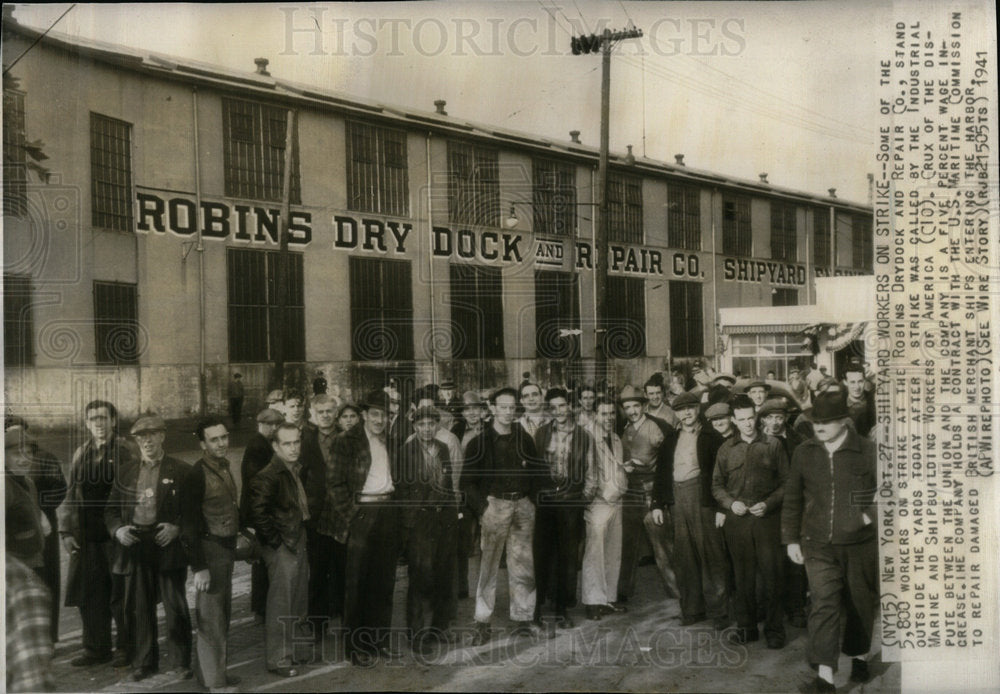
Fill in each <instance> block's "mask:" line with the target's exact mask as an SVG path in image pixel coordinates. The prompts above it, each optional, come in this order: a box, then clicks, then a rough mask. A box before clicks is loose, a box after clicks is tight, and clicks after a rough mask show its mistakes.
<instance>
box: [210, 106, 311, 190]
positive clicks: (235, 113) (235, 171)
mask: <svg viewBox="0 0 1000 694" xmlns="http://www.w3.org/2000/svg"><path fill="white" fill-rule="evenodd" d="M235 117H246V118H248V119H249V121H250V124H251V127H250V132H249V137H245V136H243V134H242V130H243V129H242V128H241V129H240V130H239V131H237V130H236V129H234V127H233V119H234V118H235ZM287 119H288V109H285V108H281V107H279V106H273V105H271V104H267V103H264V102H261V101H252V100H249V99H238V98H235V97H229V96H224V97H222V168H223V178H224V187H225V194H226V196H227V197H231V198H239V199H243V200H255V201H262V202H280V201H281V193H282V173H283V169H284V166H285V154H284V152H285V147H286V146H287V143H286V142H285V131H286V130H287V127H288V120H287ZM299 169H300V164H299V133H298V127H296V129H295V131H294V132H293V133H292V176H291V188H290V202H291V203H292V204H293V205H299V204H301V203H302V180H301V175H300V170H299Z"/></svg>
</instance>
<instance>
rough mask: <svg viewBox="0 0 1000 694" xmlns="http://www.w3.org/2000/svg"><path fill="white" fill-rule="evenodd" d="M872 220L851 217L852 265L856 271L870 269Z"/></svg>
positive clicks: (857, 215)
mask: <svg viewBox="0 0 1000 694" xmlns="http://www.w3.org/2000/svg"><path fill="white" fill-rule="evenodd" d="M872 245H873V241H872V220H871V219H870V218H868V217H864V216H862V215H859V214H856V215H854V216H853V217H851V257H852V260H853V262H852V265H853V266H854V267H856V268H858V269H864V270H871V269H872Z"/></svg>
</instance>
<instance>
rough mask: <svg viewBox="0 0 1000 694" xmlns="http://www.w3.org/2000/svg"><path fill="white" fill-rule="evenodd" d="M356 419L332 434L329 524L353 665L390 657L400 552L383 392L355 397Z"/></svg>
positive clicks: (394, 452) (392, 455)
mask: <svg viewBox="0 0 1000 694" xmlns="http://www.w3.org/2000/svg"><path fill="white" fill-rule="evenodd" d="M360 405H361V408H362V413H361V419H362V422H363V424H362V426H355V427H352V428H351V429H348V430H347V431H345V432H343V433H341V434H338V435H337V436H336V437H335V438H334V440H333V448H332V457H331V465H330V483H329V503H328V504H327V505H326V507H325V509H324V513H326V514H328V516H329V517H328V523H327V525H328V527H330V529H331V531H332V532H333V533H334V539H336V540H337V541H339V542H346V543H347V555H346V567H345V574H344V583H345V594H344V627H346V629H347V634H346V639H347V640H346V643H345V647H344V650H345V654H346V655H347V657H349V658H350V659H351V662H352V663H353V664H354V665H359V666H371V665H374V664H375V662H376V661H377V659H378V658H379V657H380V656H382V657H389V658H391V657H394V656H395V655H396V653H395V652H394V650H393V649H392V646H391V644H390V634H389V629H390V627H391V626H392V594H393V589H394V588H395V585H396V559H397V557H398V554H399V528H400V525H399V508H398V505H395V504H394V503H393V501H394V499H395V498H396V483H397V480H398V476H399V475H398V470H397V465H398V460H397V453H398V450H399V449H398V448H396V447H394V446H392V445H389V444H388V443H387V439H386V424H387V421H388V412H389V396H388V394H387V393H386V392H385V391H384V390H381V389H380V390H376V391H373V392H371V393H369V394H368V395H367V397H365V399H364V401H363V402H361V403H360Z"/></svg>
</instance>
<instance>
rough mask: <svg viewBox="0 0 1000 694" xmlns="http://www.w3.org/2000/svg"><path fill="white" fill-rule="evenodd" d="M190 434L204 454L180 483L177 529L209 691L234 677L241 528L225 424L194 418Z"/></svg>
mask: <svg viewBox="0 0 1000 694" xmlns="http://www.w3.org/2000/svg"><path fill="white" fill-rule="evenodd" d="M194 433H195V436H197V437H198V445H199V446H201V450H202V453H203V454H202V457H201V458H200V459H199V460H198V461H197V462H196V463H195V464H194V465H193V466H192V468H191V472H190V473H189V474H188V476H187V479H186V480H185V483H184V488H183V490H182V497H181V506H182V508H183V523H182V528H181V530H182V534H183V536H184V540H185V544H186V545H187V548H188V561H189V563H190V566H191V571H192V572H193V573H194V589H195V591H196V595H195V631H196V635H197V639H196V644H195V647H196V648H197V651H198V680H199V681H200V682H201V683H202V684H203V685H204V686H206V687H208V688H209V689H210V690H213V691H215V690H225V689H226V688H227V687H231V686H232V685H235V684H236V683H237V682H238V680H237V679H236V678H235V677H230V676H227V675H226V657H227V640H228V636H229V619H230V616H231V614H232V601H233V563H234V561H235V557H236V538H237V535H238V533H239V530H240V507H239V497H238V496H237V492H236V481H235V480H234V479H233V475H232V472H231V471H230V469H229V458H227V457H226V454H227V453H228V452H229V431H228V430H227V429H226V425H225V424H224V423H223V422H222V420H221V419H219V418H217V417H208V418H205V419H203V420H201V421H200V422H198V425H197V426H196V427H195V432H194Z"/></svg>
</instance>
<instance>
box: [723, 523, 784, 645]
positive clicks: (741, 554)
mask: <svg viewBox="0 0 1000 694" xmlns="http://www.w3.org/2000/svg"><path fill="white" fill-rule="evenodd" d="M723 529H724V530H725V533H726V544H727V545H728V546H729V553H730V555H731V557H732V560H733V573H734V576H735V578H736V599H735V600H734V603H733V607H734V611H735V613H736V625H737V626H738V627H740V628H741V629H754V628H756V627H757V576H758V572H759V574H760V578H761V581H762V582H763V584H764V586H763V587H764V591H763V594H764V601H765V604H766V609H765V614H766V617H765V623H764V634H765V636H766V637H767V638H768V639H769V640H771V639H773V640H782V641H783V640H784V638H785V621H784V620H785V616H784V610H782V607H781V600H782V593H783V587H784V581H783V576H782V573H783V572H782V563H781V562H782V556H781V551H782V547H781V515H780V514H776V513H772V514H770V515H767V516H764V517H763V518H757V517H756V516H754V515H753V514H751V513H749V512H748V513H746V514H744V515H742V516H737V515H736V514H735V513H733V512H732V511H727V512H726V522H725V524H724V526H723Z"/></svg>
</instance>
